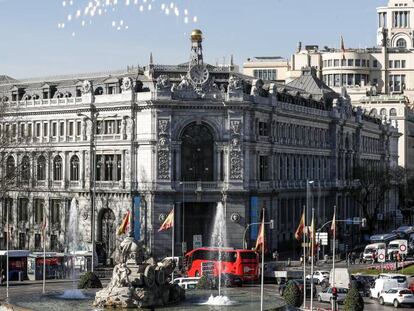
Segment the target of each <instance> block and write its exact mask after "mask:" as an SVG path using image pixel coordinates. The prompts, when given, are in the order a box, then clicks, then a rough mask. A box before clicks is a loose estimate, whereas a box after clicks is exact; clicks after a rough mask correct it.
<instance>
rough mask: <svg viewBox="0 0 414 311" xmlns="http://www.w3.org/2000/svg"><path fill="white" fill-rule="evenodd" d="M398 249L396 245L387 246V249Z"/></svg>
mask: <svg viewBox="0 0 414 311" xmlns="http://www.w3.org/2000/svg"><path fill="white" fill-rule="evenodd" d="M397 248H398V244H390V245H388V249H397Z"/></svg>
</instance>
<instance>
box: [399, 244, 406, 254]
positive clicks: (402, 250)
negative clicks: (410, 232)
mask: <svg viewBox="0 0 414 311" xmlns="http://www.w3.org/2000/svg"><path fill="white" fill-rule="evenodd" d="M399 252H400V254H401V255H407V253H408V245H407V240H404V241H403V242H402V243H401V245H400V249H399Z"/></svg>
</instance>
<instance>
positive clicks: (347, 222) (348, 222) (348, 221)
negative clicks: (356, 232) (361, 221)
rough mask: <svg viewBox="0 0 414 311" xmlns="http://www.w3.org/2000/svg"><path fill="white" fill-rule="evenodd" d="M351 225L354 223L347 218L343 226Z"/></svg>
mask: <svg viewBox="0 0 414 311" xmlns="http://www.w3.org/2000/svg"><path fill="white" fill-rule="evenodd" d="M353 223H354V221H353V220H352V218H347V219H346V220H345V224H347V225H352V224H353Z"/></svg>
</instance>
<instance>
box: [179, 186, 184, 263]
mask: <svg viewBox="0 0 414 311" xmlns="http://www.w3.org/2000/svg"><path fill="white" fill-rule="evenodd" d="M180 185H181V186H182V192H183V199H182V206H181V213H182V217H183V220H182V224H181V227H182V237H181V251H182V253H183V256H184V253H185V251H184V245H185V244H184V243H185V214H184V213H185V197H184V190H185V188H184V187H185V183H184V180H183V181H180Z"/></svg>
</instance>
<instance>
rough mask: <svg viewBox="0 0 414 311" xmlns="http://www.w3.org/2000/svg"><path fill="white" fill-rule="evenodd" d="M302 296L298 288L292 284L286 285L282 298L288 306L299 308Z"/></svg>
mask: <svg viewBox="0 0 414 311" xmlns="http://www.w3.org/2000/svg"><path fill="white" fill-rule="evenodd" d="M302 296H303V295H302V294H301V292H300V289H299V287H298V286H297V285H296V284H295V283H294V282H289V283H288V284H287V286H286V289H285V292H284V294H283V298H284V299H285V302H286V304H287V305H288V306H291V307H297V308H298V307H300V306H301V304H302Z"/></svg>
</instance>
